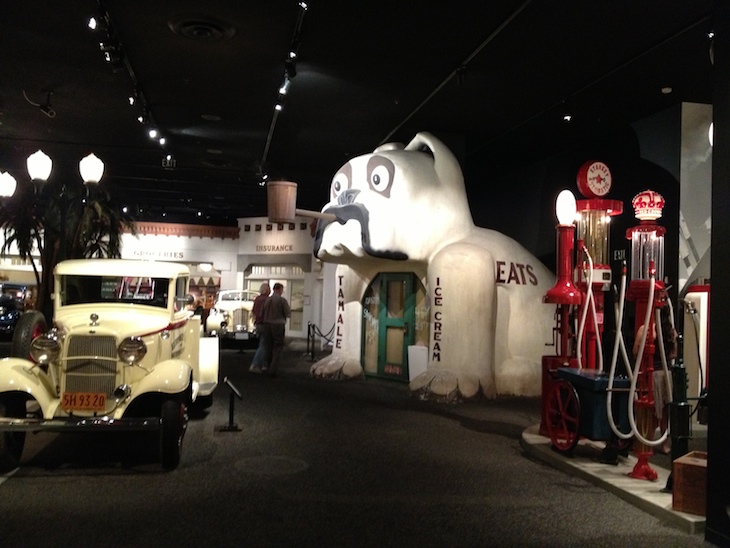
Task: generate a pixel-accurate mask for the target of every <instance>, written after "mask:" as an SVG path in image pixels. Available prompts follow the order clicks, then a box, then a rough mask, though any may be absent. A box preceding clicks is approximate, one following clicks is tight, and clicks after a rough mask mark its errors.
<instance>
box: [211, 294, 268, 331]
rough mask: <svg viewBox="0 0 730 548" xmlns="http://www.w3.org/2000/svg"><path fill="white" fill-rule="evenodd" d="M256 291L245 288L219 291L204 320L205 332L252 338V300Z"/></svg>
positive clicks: (255, 295)
mask: <svg viewBox="0 0 730 548" xmlns="http://www.w3.org/2000/svg"><path fill="white" fill-rule="evenodd" d="M257 295H258V293H256V292H255V291H249V290H245V289H243V290H242V289H227V290H223V291H219V292H218V295H216V298H215V303H213V307H212V308H211V309H210V314H208V317H207V318H206V320H205V333H206V335H209V336H218V337H225V338H229V339H236V340H240V341H248V340H253V339H254V338H255V337H256V332H255V330H254V317H253V312H252V310H253V300H254V299H255V298H256V297H257Z"/></svg>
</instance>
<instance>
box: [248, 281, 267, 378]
mask: <svg viewBox="0 0 730 548" xmlns="http://www.w3.org/2000/svg"><path fill="white" fill-rule="evenodd" d="M269 293H271V288H270V287H269V284H268V283H266V282H264V283H262V284H261V287H260V288H259V294H258V296H257V297H256V298H255V299H254V300H253V310H252V311H251V312H252V313H253V323H254V326H255V327H256V334H257V335H258V337H259V346H258V348H256V353H255V354H254V356H253V360H252V361H251V367H249V368H248V370H249V371H250V372H251V373H261V372H262V371H265V370H266V369H268V365H269V364H268V363H266V355H267V341H268V335H267V333H266V324H265V323H264V305H265V304H266V301H267V300H268V299H269ZM269 354H270V353H269Z"/></svg>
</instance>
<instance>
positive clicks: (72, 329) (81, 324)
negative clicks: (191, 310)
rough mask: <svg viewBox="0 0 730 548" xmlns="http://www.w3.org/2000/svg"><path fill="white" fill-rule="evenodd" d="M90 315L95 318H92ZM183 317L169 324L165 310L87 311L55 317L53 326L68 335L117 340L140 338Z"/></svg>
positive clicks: (108, 309) (101, 309)
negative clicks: (88, 335)
mask: <svg viewBox="0 0 730 548" xmlns="http://www.w3.org/2000/svg"><path fill="white" fill-rule="evenodd" d="M92 314H93V315H95V316H96V318H95V319H94V318H92ZM186 321H187V318H186V317H182V318H178V319H177V320H176V321H174V322H172V321H171V319H170V315H169V313H168V311H167V310H165V309H160V310H159V312H157V311H156V310H152V311H150V307H145V309H144V310H141V309H140V308H138V307H130V306H125V307H113V308H107V307H105V308H101V307H99V308H93V309H92V308H88V307H83V309H79V310H78V311H68V312H65V313H63V314H59V315H57V317H56V319H55V321H54V323H55V325H56V327H58V328H59V329H62V330H63V331H64V332H65V333H67V334H69V335H82V334H98V335H114V336H115V337H117V338H123V337H132V336H138V337H139V336H143V335H148V334H152V333H156V332H159V331H163V330H165V329H168V328H171V327H173V326H178V325H179V324H184V323H185V322H186Z"/></svg>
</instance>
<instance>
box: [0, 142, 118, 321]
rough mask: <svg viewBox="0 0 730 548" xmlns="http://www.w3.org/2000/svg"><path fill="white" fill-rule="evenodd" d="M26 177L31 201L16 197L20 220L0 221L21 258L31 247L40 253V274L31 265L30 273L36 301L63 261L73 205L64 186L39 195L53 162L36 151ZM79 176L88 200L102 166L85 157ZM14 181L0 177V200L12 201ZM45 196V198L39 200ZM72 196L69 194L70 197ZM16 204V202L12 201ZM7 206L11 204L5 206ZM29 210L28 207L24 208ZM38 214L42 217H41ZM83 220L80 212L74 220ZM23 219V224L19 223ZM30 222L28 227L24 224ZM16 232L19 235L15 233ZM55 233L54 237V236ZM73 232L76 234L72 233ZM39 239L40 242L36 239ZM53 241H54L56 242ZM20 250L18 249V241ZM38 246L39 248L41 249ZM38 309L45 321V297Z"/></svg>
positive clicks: (30, 160) (95, 157)
mask: <svg viewBox="0 0 730 548" xmlns="http://www.w3.org/2000/svg"><path fill="white" fill-rule="evenodd" d="M26 165H27V169H28V175H29V177H30V180H31V181H32V183H33V191H32V192H33V194H32V196H33V198H30V199H28V198H26V196H27V194H25V196H21V197H20V201H19V202H17V205H16V206H15V210H16V211H24V213H22V216H23V217H22V219H21V218H20V217H17V218H16V219H15V220H13V219H3V220H2V223H3V226H4V227H5V228H6V229H9V230H10V231H11V232H13V231H14V241H15V242H16V243H17V244H19V247H18V250H19V252H20V254H21V256H22V257H23V258H27V259H30V260H31V261H33V258H32V256H30V253H31V252H30V250H31V248H32V247H33V243H35V244H37V245H38V251H39V252H40V258H41V268H42V272H41V273H40V275H39V273H38V271H37V270H36V268H35V264H34V268H33V270H34V272H35V275H36V281H37V282H38V291H39V297H40V292H41V291H42V290H43V288H46V289H47V287H46V286H48V284H50V283H51V273H52V270H53V267H54V266H55V263H56V262H58V261H59V260H63V259H66V258H67V244H68V239H69V238H68V235H67V230H68V227H67V226H66V225H67V223H68V220H69V213H73V212H74V211H75V210H73V211H70V210H72V208H71V206H72V205H73V202H72V200H71V199H70V198H69V195H68V192H67V190H68V189H67V187H66V185H65V184H62V185H61V186H60V192H58V193H57V194H56V193H53V194H49V192H52V191H51V190H50V189H49V192H43V189H44V187H45V185H44V183H45V182H46V181H47V180H48V179H49V177H50V176H51V172H52V170H53V161H52V160H51V158H50V157H49V156H48V155H47V154H45V153H44V152H43V151H41V150H38V151H36V152H34V153H33V154H31V155H30V156H29V157H28V159H27V162H26ZM79 173H80V175H81V179H82V181H83V183H84V187H85V189H86V197H87V199H88V196H89V188H90V187H93V186H96V185H97V184H98V183H99V181H100V180H101V178H102V176H103V174H104V162H102V161H101V160H100V159H99V158H98V157H97V156H96V155H94V154H93V153H92V154H89V155H88V156H86V157H84V158H83V159H82V160H81V161H80V162H79ZM17 187H18V185H17V181H16V180H15V178H14V177H13V176H12V175H11V174H9V173H0V198H5V199H8V198H12V196H14V194H15V192H16V189H17ZM44 194H47V195H46V196H43V195H44ZM71 195H72V196H73V192H72V193H71ZM16 201H17V199H16ZM82 201H83V203H84V204H86V200H84V199H82ZM8 203H12V201H11V202H8ZM28 206H30V207H28ZM56 209H57V210H58V211H54V210H56ZM41 214H42V217H41ZM54 214H55V215H57V216H56V217H55V219H56V220H57V221H56V222H57V223H58V224H57V226H56V227H54V226H53V225H54V222H53V220H52V218H53V216H54ZM82 218H83V211H82V212H80V213H78V219H79V220H81V219H82ZM23 219H25V220H23ZM28 221H30V223H28ZM16 222H20V223H21V224H25V225H26V227H25V228H26V230H21V231H19V230H18V226H19V225H18V224H16ZM27 226H31V229H30V230H31V232H27ZM19 232H20V233H19ZM56 232H57V236H55V235H54V233H56ZM74 232H76V231H74ZM41 237H42V238H43V242H41V239H40V238H41ZM56 238H57V239H56ZM22 239H24V240H25V241H23V242H22V246H23V248H22V249H21V240H22ZM41 243H42V244H43V245H42V247H41ZM40 300H41V307H42V308H43V309H44V310H43V312H44V314H45V315H46V317H47V318H49V317H50V314H49V312H50V311H49V310H45V308H46V306H44V305H50V303H45V300H46V299H45V296H44V297H40Z"/></svg>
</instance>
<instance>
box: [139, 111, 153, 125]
mask: <svg viewBox="0 0 730 548" xmlns="http://www.w3.org/2000/svg"><path fill="white" fill-rule="evenodd" d="M137 121H138V122H139V123H140V124H146V123H147V122H149V121H150V117H149V115H148V114H147V112H146V111H145V112H143V113H142V114H140V115H139V116H137Z"/></svg>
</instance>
